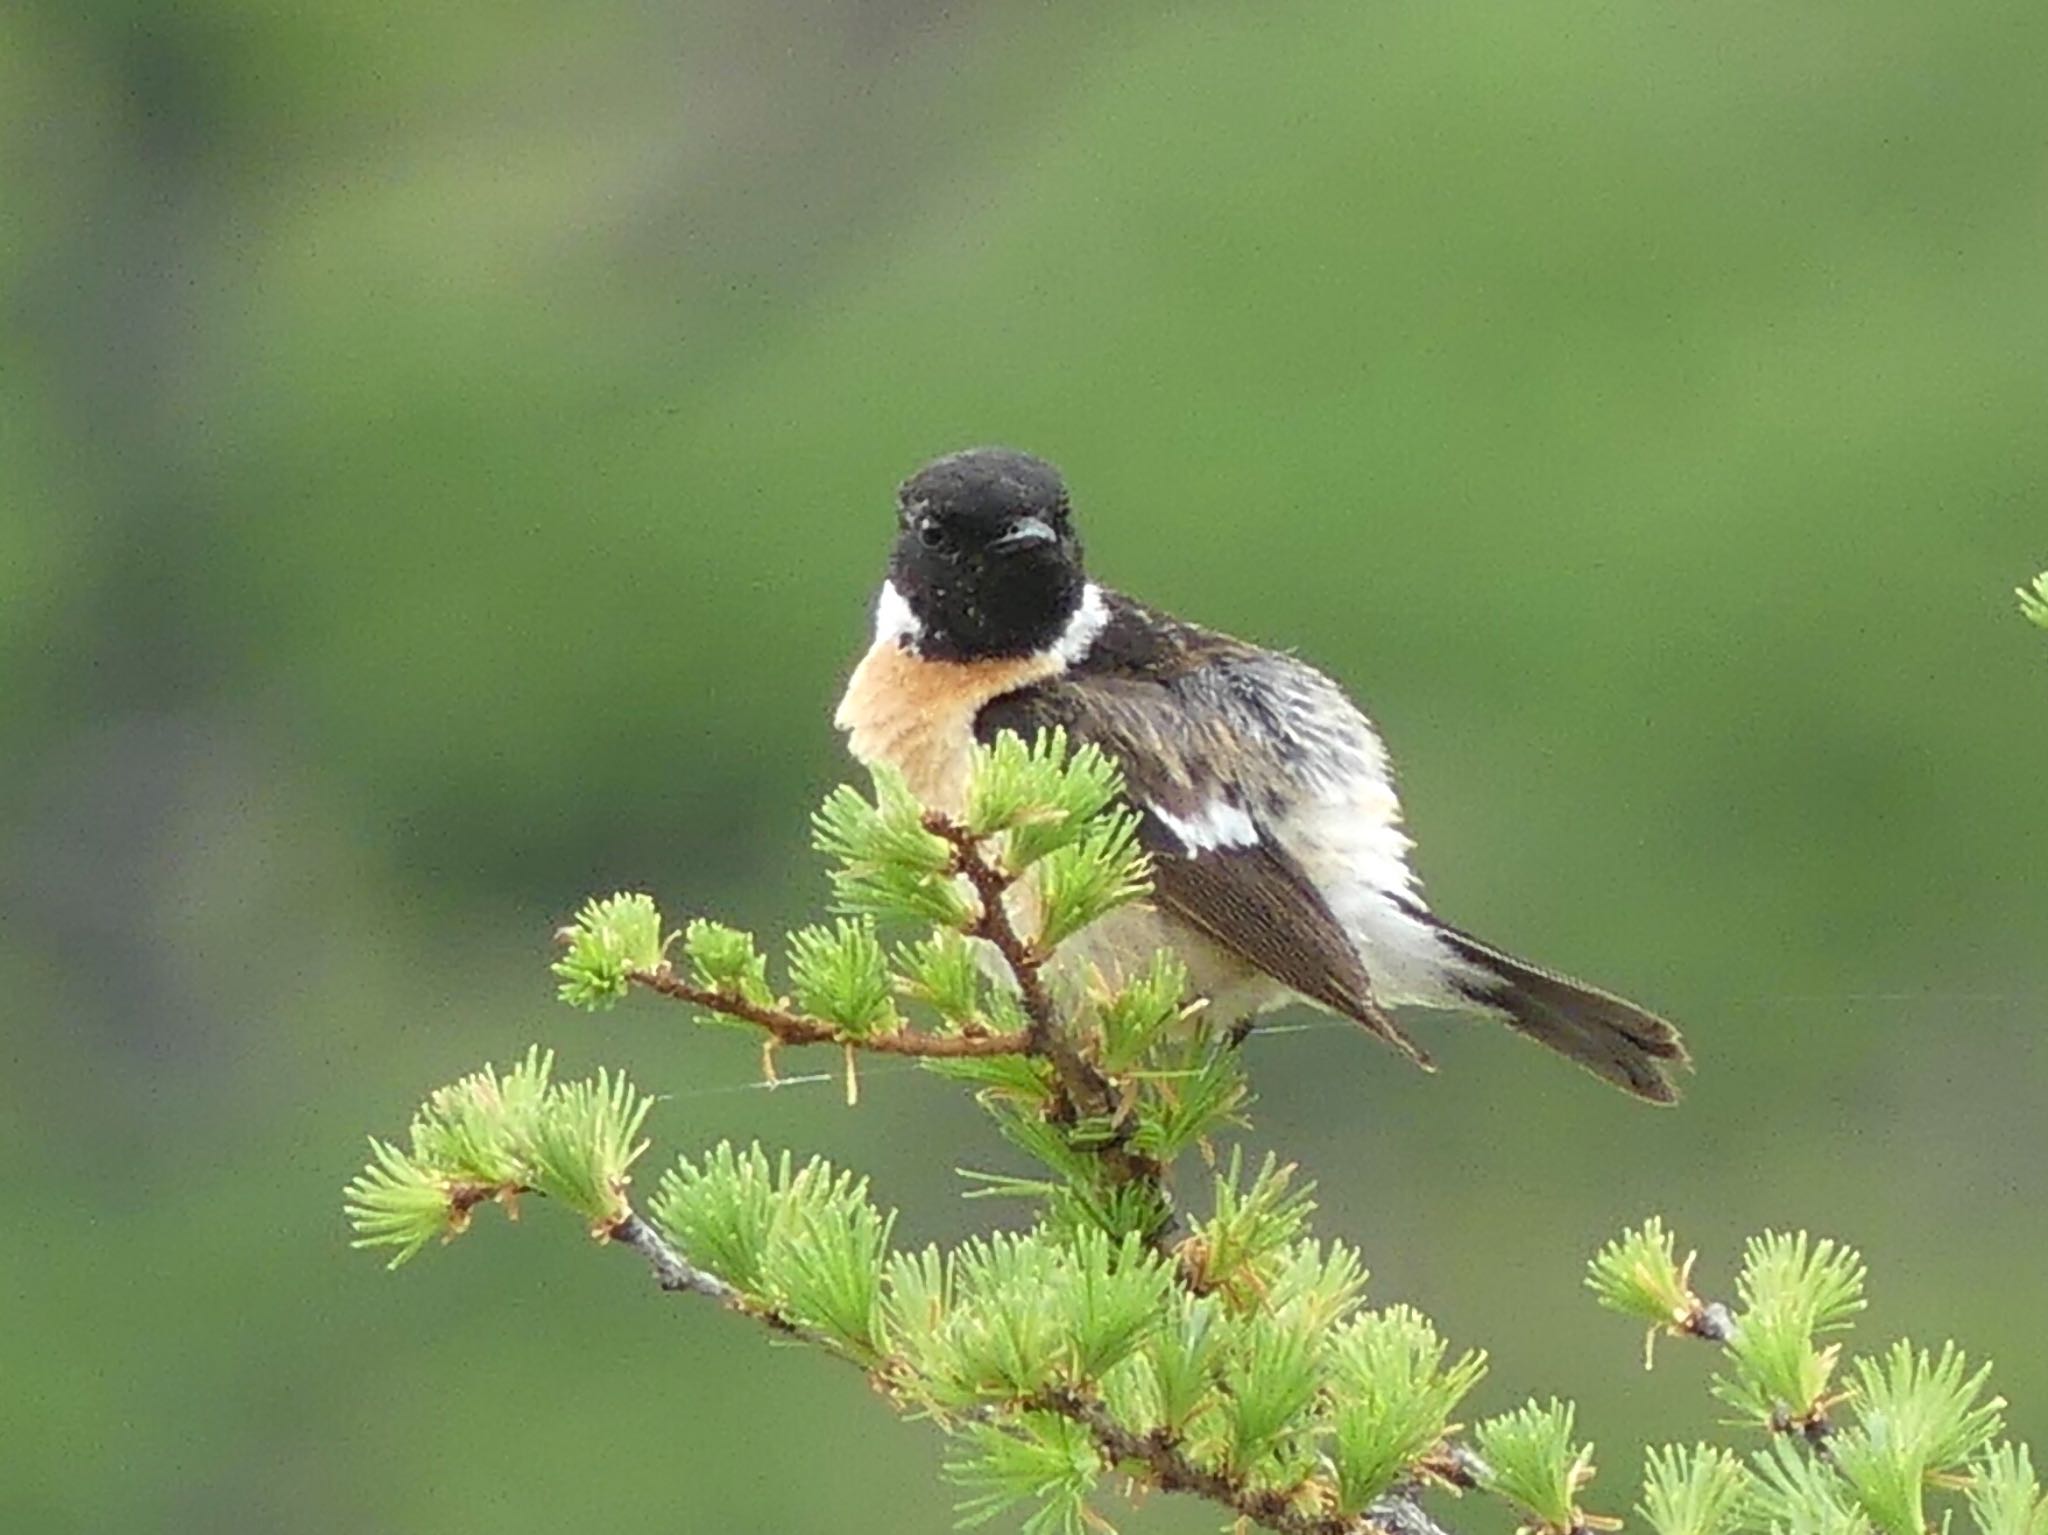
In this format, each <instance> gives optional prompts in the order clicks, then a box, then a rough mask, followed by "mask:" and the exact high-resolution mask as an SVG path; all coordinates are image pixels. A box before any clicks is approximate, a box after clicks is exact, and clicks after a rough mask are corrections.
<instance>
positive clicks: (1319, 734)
mask: <svg viewBox="0 0 2048 1535" xmlns="http://www.w3.org/2000/svg"><path fill="white" fill-rule="evenodd" d="M897 505H898V531H897V536H896V542H895V546H894V548H893V550H892V551H891V554H890V558H889V576H888V579H887V581H886V582H885V583H884V584H883V586H882V591H881V596H880V598H879V600H878V602H877V604H876V617H875V637H874V643H873V645H872V646H871V647H870V649H869V650H868V652H867V654H866V656H865V657H864V658H863V659H862V660H861V662H860V664H859V666H858V667H857V668H856V669H855V671H854V674H853V677H852V680H851V681H850V682H849V683H848V685H847V689H846V696H845V697H844V698H843V699H842V700H841V702H840V705H839V711H838V716H837V724H838V726H839V728H840V729H842V730H844V731H846V732H847V734H848V736H849V737H850V741H849V744H850V746H851V749H852V751H853V754H854V755H855V756H856V757H857V758H859V759H860V760H861V761H862V762H863V763H867V764H869V765H874V764H887V765H889V766H892V767H894V768H896V769H898V770H899V771H901V772H902V773H903V774H904V776H905V777H906V779H907V780H908V781H909V784H910V787H911V789H912V791H913V792H914V793H916V794H917V796H918V797H919V798H920V799H921V800H923V801H924V802H925V803H926V804H928V805H930V806H932V807H933V808H934V809H938V810H942V811H946V812H948V813H954V814H957V813H958V812H959V810H960V808H961V800H962V797H963V796H964V793H965V790H966V783H967V775H968V769H969V766H970V763H971V762H972V759H973V749H974V747H975V745H976V743H978V742H987V741H990V740H992V739H994V737H995V736H996V735H998V734H999V733H1001V732H1003V731H1014V732H1016V733H1017V734H1018V735H1021V736H1024V737H1025V738H1027V739H1029V738H1030V737H1032V736H1034V735H1036V734H1037V733H1038V732H1040V731H1042V730H1047V729H1051V728H1053V727H1059V728H1062V729H1064V730H1065V731H1066V734H1067V737H1068V739H1069V740H1070V741H1072V742H1075V743H1077V744H1079V743H1092V744H1094V745H1095V746H1097V747H1098V748H1100V749H1101V750H1102V751H1103V752H1105V753H1107V754H1108V755H1109V756H1110V757H1111V758H1112V759H1114V760H1115V762H1116V763H1117V764H1118V766H1119V767H1120V768H1121V769H1122V771H1123V775H1124V781H1125V787H1126V792H1127V794H1128V797H1129V799H1130V802H1131V807H1132V808H1133V809H1134V810H1135V811H1136V812H1137V813H1138V815H1139V817H1140V820H1139V826H1138V835H1139V838H1140V840H1141V842H1142V843H1143V844H1144V846H1145V847H1146V849H1147V850H1148V851H1149V852H1150V854H1151V856H1152V862H1153V885H1154V888H1153V899H1152V902H1151V904H1150V905H1149V906H1144V907H1138V908H1133V909H1130V910H1127V911H1124V912H1121V913H1118V914H1116V915H1114V916H1112V917H1111V918H1109V919H1108V920H1106V921H1104V922H1102V923H1099V924H1097V925H1096V927H1095V928H1093V929H1090V930H1089V931H1087V932H1086V933H1084V934H1082V935H1081V937H1080V938H1079V939H1078V940H1076V942H1075V943H1074V944H1073V945H1070V948H1073V949H1079V950H1082V951H1083V952H1082V953H1081V954H1079V955H1069V954H1068V953H1066V952H1065V951H1063V953H1062V955H1061V958H1062V960H1063V961H1064V960H1067V959H1069V958H1080V959H1083V960H1086V961H1092V962H1094V963H1097V964H1100V965H1102V966H1103V968H1104V969H1105V970H1107V971H1108V972H1109V973H1111V974H1113V975H1114V974H1120V973H1124V972H1125V971H1126V970H1128V968H1129V967H1130V966H1132V965H1134V964H1139V963H1142V962H1144V961H1145V960H1147V959H1149V958H1150V956H1151V955H1152V954H1153V953H1154V952H1155V951H1156V950H1158V949H1160V948H1162V947H1164V948H1171V949H1173V950H1174V951H1175V952H1176V953H1177V954H1178V955H1179V956H1180V958H1181V959H1182V961H1183V962H1184V963H1185V964H1186V965H1187V967H1188V973H1189V976H1190V984H1191V987H1192V989H1193V990H1194V992H1195V993H1196V994H1198V995H1200V996H1204V997H1207V998H1208V999H1209V1003H1210V1006H1211V1007H1212V1008H1214V1009H1215V1010H1217V1012H1218V1013H1219V1014H1220V1015H1221V1016H1223V1017H1224V1018H1226V1019H1228V1020H1230V1021H1231V1022H1233V1023H1238V1024H1248V1023H1249V1021H1250V1020H1251V1019H1252V1018H1253V1017H1254V1016H1255V1015H1257V1014H1258V1013H1261V1012H1264V1011H1266V1010H1267V1009H1269V1008H1272V1007H1276V1006H1279V1005H1281V1004H1283V1003H1285V1002H1288V1001H1291V1000H1295V999H1297V998H1298V999H1302V1000H1306V1001H1308V1002H1310V1003H1313V1004H1315V1005H1316V1006H1318V1007H1321V1008H1325V1009H1327V1010H1328V1011H1330V1012H1334V1013H1337V1014H1340V1015H1342V1016H1344V1017H1347V1018H1351V1019H1355V1020H1356V1021H1357V1022H1359V1023H1361V1024H1363V1025H1364V1026H1365V1027H1366V1028H1368V1029H1370V1030H1371V1031H1372V1032H1373V1033H1375V1034H1377V1035H1379V1036H1380V1037H1381V1038H1382V1039H1385V1040H1386V1041H1388V1042H1389V1043H1390V1044H1393V1045H1395V1046H1396V1047H1398V1048H1399V1049H1401V1050H1403V1051H1404V1052H1406V1053H1407V1054H1408V1055H1409V1056H1410V1057H1411V1058H1413V1059H1414V1060H1416V1061H1417V1062H1418V1063H1420V1064H1422V1065H1425V1066H1426V1065H1428V1059H1427V1057H1426V1056H1424V1055H1423V1053H1422V1052H1421V1050H1419V1049H1418V1048H1417V1047H1416V1046H1415V1044H1414V1043H1413V1041H1411V1040H1410V1039H1409V1038H1408V1036H1407V1035H1406V1034H1405V1033H1403V1032H1402V1030H1401V1029H1400V1028H1399V1027H1398V1026H1397V1025H1396V1024H1395V1023H1394V1021H1393V1019H1392V1018H1390V1017H1389V1016H1388V1015H1387V1012H1386V1009H1387V1008H1388V1007H1389V1006H1398V1005H1408V1004H1414V1005H1419V1006H1424V1007H1436V1008H1451V1009H1456V1010H1459V1011H1464V1012H1473V1013H1481V1014H1485V1015H1487V1016H1490V1017H1494V1018H1498V1019H1500V1020H1501V1021H1502V1022H1504V1023H1506V1024H1507V1025H1508V1026H1509V1027H1510V1028H1513V1029H1515V1030H1517V1031H1518V1032H1520V1033H1523V1034H1526V1035H1528V1036H1529V1037H1530V1038H1532V1039H1535V1040H1537V1041H1539V1042H1541V1043H1542V1044H1545V1045H1548V1046H1549V1047H1550V1048H1551V1049H1553V1050H1556V1051H1558V1052H1559V1053H1560V1054H1563V1055H1566V1056H1569V1057H1570V1058H1571V1059H1572V1060H1574V1061H1577V1062H1578V1063H1579V1064H1580V1065H1582V1066H1584V1067H1585V1068H1586V1069H1587V1070H1589V1071H1591V1072H1593V1073H1594V1074H1595V1075H1597V1076H1600V1077H1602V1078H1604V1079H1606V1080H1607V1081H1609V1082H1612V1083H1614V1084H1615V1085H1616V1086H1617V1087H1621V1088H1623V1089H1625V1090H1627V1091H1628V1092H1631V1093H1634V1094H1635V1095H1636V1096H1638V1097H1640V1098H1646V1099H1649V1100H1651V1101H1652V1102H1656V1103H1670V1102H1672V1101H1674V1100H1675V1099H1676V1097H1677V1094H1676V1092H1675V1090H1674V1088H1673V1086H1672V1081H1671V1078H1672V1073H1673V1071H1674V1069H1675V1068H1677V1067H1679V1066H1682V1065H1685V1064H1686V1063H1687V1056H1686V1051H1685V1046H1684V1044H1683V1043H1682V1042H1681V1040H1680V1038H1679V1035H1678V1031H1677V1030H1676V1029H1674V1028H1673V1027H1672V1026H1671V1025H1670V1024H1669V1023H1667V1022H1665V1021H1664V1020H1663V1019H1662V1018H1659V1017H1657V1016H1656V1015H1655V1014H1653V1013H1650V1012H1647V1011H1645V1010H1644V1009H1642V1008H1640V1007H1638V1006H1636V1005H1635V1004H1634V1003H1632V1002H1627V1001H1624V1000H1623V999H1621V998H1620V997H1617V996H1613V995H1611V994H1609V993H1607V992H1604V991H1600V990H1598V989H1596V988H1594V987H1591V986H1587V985H1585V984H1584V983H1582V982H1579V981H1575V980H1571V979H1569V978H1567V977H1565V976H1562V975H1558V974H1555V973H1554V972H1552V971H1549V970H1545V969H1542V968H1540V967H1539V966H1536V965H1532V964H1530V963H1528V962H1527V961H1525V960H1520V959H1516V958H1514V957H1513V956H1512V955H1509V954H1506V953H1504V952H1502V951H1501V950H1499V949H1496V948H1494V947H1493V946H1492V945H1491V944H1488V943H1485V942H1483V941H1481V940H1480V939H1478V938H1475V937H1473V936H1472V935H1471V934H1469V933H1466V932H1463V931H1461V930H1460V929H1458V928H1455V927H1453V926H1451V925H1450V924H1449V923H1447V922H1445V921H1443V920H1442V919H1441V918H1439V917H1437V916H1436V915H1435V914H1434V913H1433V912H1431V911H1430V910H1429V908H1428V907H1427V906H1426V905H1424V904H1423V900H1422V896H1421V893H1420V890H1419V889H1418V887H1417V883H1416V879H1415V876H1414V874H1413V873H1412V872H1411V871H1410V870H1409V867H1408V849H1409V847H1410V846H1411V843H1410V840H1409V838H1408V837H1407V835H1406V834H1405V833H1404V832H1403V831H1402V830H1401V807H1400V801H1399V799H1398V797H1397V796H1396V794H1395V790H1394V779H1393V774H1392V771H1391V768H1390V767H1389V764H1388V760H1387V752H1386V748H1385V746H1384V745H1383V744H1382V743H1381V741H1380V738H1379V735H1378V733H1377V732H1376V731H1375V730H1374V729H1373V727H1372V724H1371V722H1370V721H1368V720H1367V719H1366V717H1365V716H1364V715H1363V714H1362V713H1360V712H1359V710H1358V709H1357V707H1356V706H1355V705H1353V704H1352V702H1351V701H1350V699H1348V698H1347V697H1345V695H1344V692H1343V690H1342V689H1340V688H1339V687H1338V686H1337V684H1336V683H1334V682H1332V681H1331V680H1330V679H1329V678H1327V677H1325V676H1324V675H1323V674H1322V673H1321V672H1318V671H1316V670H1315V669H1314V668H1313V667H1311V666H1308V665H1306V664H1305V663H1303V662H1301V661H1298V660H1296V659H1295V658H1294V657H1292V656H1289V655H1283V654H1281V653H1279V652H1277V651H1271V650H1266V649H1262V648H1261V647H1259V646H1257V645H1252V644H1248V643H1246V642H1245V641H1243V640H1237V639H1232V638H1231V637H1230V636H1228V635H1225V634H1219V633H1217V632H1215V631H1214V630H1210V629H1203V628H1199V627H1197V626H1196V625H1194V624H1190V623H1185V622H1183V621H1181V620H1180V619H1177V618H1173V617H1171V616H1169V615H1167V614H1165V613H1161V612H1158V611H1157V610H1155V609H1152V608H1148V607H1146V606H1144V605H1143V604H1141V603H1138V602H1135V601H1133V600H1132V599H1131V598H1129V597H1126V596H1123V595H1122V594H1121V593H1118V592H1114V591H1111V590H1110V589H1108V588H1107V587H1104V586H1100V585H1098V584H1096V583H1095V582H1093V581H1091V580H1089V579H1088V576H1087V573H1086V570H1085V569H1084V567H1083V564H1082V559H1081V543H1080V540H1079V538H1078V537H1077V536H1076V534H1075V532H1074V526H1073V519H1072V515H1071V512H1070V508H1069V506H1068V501H1067V490H1066V485H1065V483H1064V482H1063V481H1062V480H1061V478H1060V474H1059V471H1058V470H1056V469H1055V468H1053V466H1052V465H1050V464H1048V463H1046V462H1045V461H1044V460H1043V459H1038V458H1034V457H1032V456H1031V455H1029V454H1026V453H1018V452H1014V451H1011V450H1008V449H1003V448H974V449H969V450H968V451H966V452H962V453H955V454H952V455H950V456H948V457H945V458H941V459H937V460H935V461H933V462H932V463H930V464H927V465H926V466H925V467H924V468H922V469H920V470H919V471H918V472H917V473H916V474H914V475H912V476H911V477H910V479H908V480H907V481H905V482H904V484H903V486H902V487H901V489H900V490H899V492H898V496H897Z"/></svg>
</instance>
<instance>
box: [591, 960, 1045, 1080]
mask: <svg viewBox="0 0 2048 1535" xmlns="http://www.w3.org/2000/svg"><path fill="white" fill-rule="evenodd" d="M626 979H627V980H629V981H631V982H632V983H633V984H634V985H636V986H644V987H646V988H647V990H649V991H654V992H659V993H660V994H661V995H662V996H664V997H673V998H674V999H675V1000H676V1001H678V1002H693V1003H695V1004H696V1005H697V1006H699V1007H701V1008H705V1009H707V1010H709V1011H711V1012H714V1013H723V1014H724V1015H725V1016H726V1017H728V1018H739V1019H742V1020H744V1021H745V1022H747V1023H751V1024H755V1025H757V1026H759V1027H761V1028H763V1029H766V1030H767V1031H768V1032H769V1034H771V1035H773V1036H774V1039H775V1042H776V1043H777V1044H781V1045H851V1046H853V1047H854V1048H855V1049H856V1050H872V1051H874V1052H875V1053H876V1054H878V1055H914V1056H922V1057H925V1058H927V1059H931V1060H945V1059H953V1060H957V1059H959V1058H961V1057H963V1056H978V1055H1029V1054H1031V1053H1032V1050H1031V1037H1030V1036H1029V1035H1028V1034H1026V1033H1024V1032H1023V1031H1021V1030H1020V1031H1018V1032H1015V1033H1010V1034H930V1033H926V1032H923V1031H921V1030H918V1029H904V1030H901V1031H899V1032H898V1033H895V1034H869V1035H852V1034H848V1033H847V1032H846V1031H845V1030H844V1029H842V1028H840V1027H838V1026H837V1025H836V1024H831V1023H827V1022H825V1020H824V1019H822V1018H808V1017H805V1016H804V1015H803V1014H802V1013H792V1012H789V1011H787V1010H786V1009H783V1008H779V1007H764V1006H763V1005H761V1004H760V1003H758V1002H749V1001H748V1000H747V999H746V998H744V997H740V996H735V995H734V994H733V993H731V992H728V991H714V990H713V989H711V988H710V987H708V986H697V985H694V984H692V983H691V982H689V981H686V980H684V979H683V978H682V977H681V976H679V975H677V974H676V973H675V971H674V970H673V969H672V968H670V967H669V966H668V965H666V964H663V965H661V966H659V967H658V968H656V969H653V970H629V971H627V972H626Z"/></svg>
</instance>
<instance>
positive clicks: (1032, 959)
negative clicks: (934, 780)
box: [924, 812, 1171, 1240]
mask: <svg viewBox="0 0 2048 1535" xmlns="http://www.w3.org/2000/svg"><path fill="white" fill-rule="evenodd" d="M924 827H925V830H927V831H929V832H930V833H932V835H934V836H936V837H938V838H940V839H942V840H943V841H945V842H946V843H947V844H948V845H950V846H951V847H952V849H953V872H954V873H956V874H958V875H960V876H961V877H963V878H964V879H966V881H967V882H968V884H969V885H971V886H973V888H974V894H975V898H976V900H977V902H978V903H979V905H980V907H981V915H980V916H979V917H978V918H977V919H976V920H975V924H974V926H973V927H971V928H969V929H968V930H967V932H968V936H969V937H971V938H979V939H982V940H983V941H985V942H986V943H987V944H988V945H989V946H990V947H991V948H993V949H994V950H995V951H996V953H997V954H999V955H1000V956H1002V960H1003V964H1004V966H1005V967H1006V968H1007V969H1008V970H1009V972H1010V976H1011V979H1012V980H1013V981H1015V983H1016V986H1017V1000H1018V1003H1019V1005H1020V1006H1022V1008H1023V1009H1024V1017H1025V1019H1026V1020H1027V1026H1026V1029H1025V1035H1026V1039H1027V1042H1028V1051H1027V1053H1028V1054H1031V1055H1035V1056H1037V1057H1039V1058H1040V1059H1042V1060H1045V1061H1047V1062H1049V1063H1050V1064H1051V1066H1052V1069H1053V1076H1054V1087H1055V1094H1056V1096H1055V1100H1054V1105H1053V1110H1054V1115H1055V1117H1057V1118H1060V1119H1063V1120H1067V1121H1072V1120H1075V1119H1095V1120H1100V1121H1103V1122H1105V1123H1108V1124H1111V1125H1112V1126H1115V1125H1117V1122H1118V1120H1119V1117H1120V1114H1121V1107H1122V1106H1121V1103H1120V1100H1119V1098H1118V1095H1117V1091H1116V1087H1115V1085H1114V1084H1112V1083H1111V1082H1110V1080H1109V1079H1108V1078H1107V1077H1105V1076H1104V1075H1103V1074H1102V1073H1101V1072H1100V1071H1099V1070H1097V1069H1096V1067H1095V1065H1094V1063H1093V1062H1092V1061H1090V1060H1089V1059H1088V1058H1087V1056H1086V1055H1084V1054H1082V1052H1081V1050H1080V1048H1079V1047H1078V1046H1077V1045H1076V1044H1075V1043H1074V1041H1073V1039H1072V1037H1071V1036H1070V1035H1069V1034H1068V1032H1067V1029H1066V1027H1065V1025H1064V1024H1063V1022H1062V1021H1061V1019H1060V1015H1059V1009H1058V1007H1057V1006H1056V1005H1055V1004H1054V1002H1053V999H1052V993H1051V990H1050V989H1049V988H1048V987H1047V986H1046V984H1045V964H1046V960H1047V958H1048V956H1047V955H1045V954H1042V953H1040V952H1039V950H1038V948H1037V947H1036V946H1035V945H1033V944H1032V943H1030V942H1028V941H1027V940H1026V939H1025V938H1024V937H1023V935H1022V934H1020V933H1019V932H1018V931H1017V925H1016V924H1015V923H1014V922H1012V921H1011V920H1010V908H1009V901H1008V896H1009V893H1010V888H1011V886H1012V885H1014V884H1015V883H1016V881H1015V879H1014V878H1013V877H1012V876H1010V875H1008V874H1005V873H1004V872H1003V871H1002V870H1001V869H1000V868H998V867H997V866H996V865H995V864H993V863H991V862H990V861H989V859H988V857H987V856H986V855H985V854H984V853H983V852H982V849H981V844H980V842H979V841H978V840H977V839H976V838H975V837H974V836H973V834H972V833H970V832H969V831H968V830H967V828H966V827H964V826H962V825H960V824H959V823H958V822H957V821H954V820H952V819H951V818H950V817H947V816H943V815H940V814H938V813H937V812H933V813H930V814H928V815H926V816H925V818H924ZM1096 1151H1097V1155H1098V1156H1099V1157H1100V1158H1101V1160H1102V1163H1103V1165H1104V1166H1105V1167H1107V1168H1108V1169H1109V1171H1110V1174H1111V1176H1112V1177H1113V1178H1114V1179H1115V1180H1116V1181H1117V1182H1118V1183H1145V1184H1150V1185H1152V1186H1154V1187H1155V1188H1156V1187H1158V1186H1159V1185H1160V1184H1161V1182H1162V1180H1163V1179H1164V1176H1165V1169H1163V1168H1162V1167H1160V1165H1159V1164H1158V1163H1157V1162H1155V1161H1153V1160H1152V1159H1151V1158H1149V1157H1143V1156H1139V1155H1138V1154H1136V1153H1135V1152H1133V1151H1131V1150H1130V1148H1129V1146H1128V1145H1127V1144H1126V1143H1125V1138H1124V1135H1123V1133H1122V1131H1121V1129H1120V1128H1119V1129H1118V1131H1117V1133H1115V1134H1113V1135H1112V1136H1111V1137H1110V1138H1109V1139H1108V1140H1107V1141H1105V1142H1104V1143H1103V1144H1102V1145H1100V1146H1099V1147H1097V1148H1096ZM1161 1203H1162V1204H1164V1203H1165V1200H1164V1198H1163V1197H1162V1199H1161ZM1170 1229H1171V1221H1170V1220H1169V1221H1168V1223H1167V1226H1166V1228H1164V1229H1163V1230H1162V1232H1161V1233H1156V1234H1155V1239H1156V1240H1163V1239H1164V1231H1165V1230H1170Z"/></svg>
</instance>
